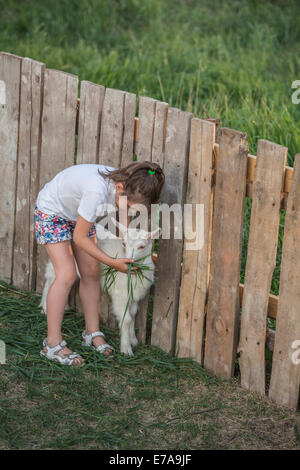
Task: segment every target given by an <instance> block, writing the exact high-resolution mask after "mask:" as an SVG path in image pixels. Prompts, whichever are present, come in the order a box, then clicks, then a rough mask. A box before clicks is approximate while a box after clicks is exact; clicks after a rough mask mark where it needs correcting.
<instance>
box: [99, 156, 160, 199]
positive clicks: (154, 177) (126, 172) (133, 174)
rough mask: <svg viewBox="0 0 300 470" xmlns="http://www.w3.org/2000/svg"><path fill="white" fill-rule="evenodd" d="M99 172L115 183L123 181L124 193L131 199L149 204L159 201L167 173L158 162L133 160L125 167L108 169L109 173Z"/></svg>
mask: <svg viewBox="0 0 300 470" xmlns="http://www.w3.org/2000/svg"><path fill="white" fill-rule="evenodd" d="M148 170H150V172H149V171H148ZM98 172H99V174H100V175H101V176H103V177H104V178H108V179H111V180H113V181H114V182H115V183H119V182H121V183H123V184H124V193H125V194H126V196H127V198H128V200H129V201H132V202H135V203H137V202H139V203H142V204H145V205H148V206H150V205H151V204H156V203H158V202H159V197H160V193H161V190H162V187H163V185H164V182H165V175H164V172H163V170H162V169H161V167H160V166H159V164H158V163H154V162H148V161H144V162H133V163H130V164H129V165H127V166H125V167H124V168H118V169H116V170H108V172H107V173H103V172H101V171H100V170H98ZM153 172H154V173H153Z"/></svg>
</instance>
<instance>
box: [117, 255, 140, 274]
mask: <svg viewBox="0 0 300 470" xmlns="http://www.w3.org/2000/svg"><path fill="white" fill-rule="evenodd" d="M133 262H134V259H131V258H114V261H113V263H112V264H111V266H112V267H113V268H115V269H117V270H118V271H120V272H121V273H127V271H128V263H133ZM136 270H137V268H135V267H131V274H135V271H136Z"/></svg>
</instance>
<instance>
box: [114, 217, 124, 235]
mask: <svg viewBox="0 0 300 470" xmlns="http://www.w3.org/2000/svg"><path fill="white" fill-rule="evenodd" d="M111 221H112V222H113V224H114V225H115V226H116V227H118V229H119V231H120V233H122V234H125V233H127V227H125V225H123V224H121V223H120V222H118V220H116V219H115V218H114V217H112V218H111Z"/></svg>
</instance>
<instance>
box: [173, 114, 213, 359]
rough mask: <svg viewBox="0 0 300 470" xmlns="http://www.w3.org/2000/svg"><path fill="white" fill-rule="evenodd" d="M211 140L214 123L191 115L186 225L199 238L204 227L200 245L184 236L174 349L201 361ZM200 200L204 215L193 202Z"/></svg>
mask: <svg viewBox="0 0 300 470" xmlns="http://www.w3.org/2000/svg"><path fill="white" fill-rule="evenodd" d="M214 142H215V124H214V123H211V122H208V121H205V120H201V119H197V118H194V119H192V123H191V143H190V154H189V169H188V189H187V198H186V203H187V204H190V205H192V206H193V207H194V208H195V209H196V210H193V224H192V225H190V224H189V227H190V229H191V230H192V231H193V233H196V231H197V232H198V236H199V237H201V238H202V234H201V233H200V230H201V227H203V244H202V245H201V247H199V249H190V248H189V247H190V246H191V243H192V240H187V239H185V240H184V252H183V265H182V279H181V287H180V300H179V310H178V325H177V345H176V351H178V356H179V357H193V358H194V359H195V360H196V361H197V362H199V363H202V347H203V335H204V314H205V304H206V296H207V289H208V260H209V249H210V243H209V237H210V225H211V193H212V166H213V149H214ZM200 204H201V205H202V208H203V216H202V213H200V209H199V210H198V206H196V205H200ZM196 217H199V225H198V224H196V220H195V218H196ZM202 217H203V218H202ZM196 236H197V235H196ZM195 238H196V237H195ZM195 242H196V240H195ZM198 243H199V241H198Z"/></svg>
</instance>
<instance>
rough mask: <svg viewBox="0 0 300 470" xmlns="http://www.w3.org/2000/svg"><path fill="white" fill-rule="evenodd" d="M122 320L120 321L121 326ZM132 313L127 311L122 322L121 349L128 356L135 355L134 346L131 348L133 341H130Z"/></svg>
mask: <svg viewBox="0 0 300 470" xmlns="http://www.w3.org/2000/svg"><path fill="white" fill-rule="evenodd" d="M121 323H122V320H121V322H120V326H121ZM132 323H133V322H132V318H131V315H130V314H129V313H128V312H127V313H126V315H125V318H124V321H123V324H122V329H121V345H120V350H121V352H122V353H124V354H127V355H128V356H133V352H132V348H131V341H130V330H131V324H132Z"/></svg>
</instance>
